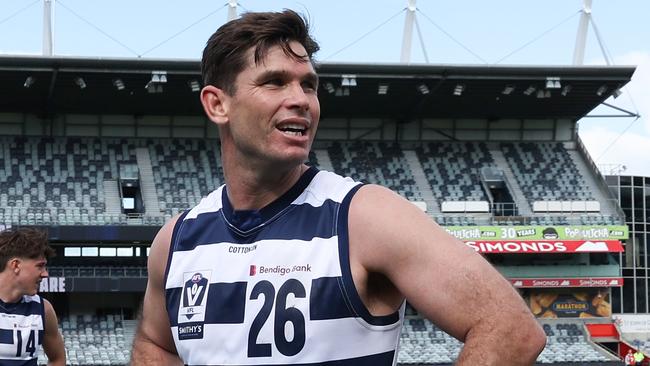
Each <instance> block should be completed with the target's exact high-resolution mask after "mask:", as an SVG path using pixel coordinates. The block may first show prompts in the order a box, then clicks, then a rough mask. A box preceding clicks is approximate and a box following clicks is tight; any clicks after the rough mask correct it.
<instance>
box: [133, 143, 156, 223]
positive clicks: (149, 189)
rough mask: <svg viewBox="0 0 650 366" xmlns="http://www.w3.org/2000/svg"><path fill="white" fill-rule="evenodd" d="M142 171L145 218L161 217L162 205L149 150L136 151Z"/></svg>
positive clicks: (141, 185)
mask: <svg viewBox="0 0 650 366" xmlns="http://www.w3.org/2000/svg"><path fill="white" fill-rule="evenodd" d="M135 155H136V159H137V161H138V169H139V170H140V189H141V191H142V201H143V203H144V209H145V213H144V215H145V216H161V215H162V214H161V212H160V205H159V204H158V195H157V194H156V183H155V182H154V179H153V169H151V156H150V155H149V149H148V148H146V147H139V148H137V149H136V151H135Z"/></svg>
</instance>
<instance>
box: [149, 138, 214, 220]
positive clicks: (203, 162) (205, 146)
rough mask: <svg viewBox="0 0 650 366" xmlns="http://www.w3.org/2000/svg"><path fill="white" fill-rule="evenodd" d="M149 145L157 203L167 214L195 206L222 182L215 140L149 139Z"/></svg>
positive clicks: (173, 213)
mask: <svg viewBox="0 0 650 366" xmlns="http://www.w3.org/2000/svg"><path fill="white" fill-rule="evenodd" d="M148 148H149V156H150V158H151V165H152V170H153V176H154V181H155V184H156V192H157V195H158V201H159V206H160V208H161V209H162V210H163V212H164V213H166V214H167V215H175V214H177V213H179V212H182V211H183V210H186V209H187V208H189V207H192V206H194V205H196V204H197V203H198V202H199V201H200V200H201V198H202V197H204V196H206V195H207V194H208V193H210V192H211V191H212V190H214V189H215V188H216V187H218V186H220V185H221V184H222V182H223V168H222V167H221V158H220V156H221V152H220V150H219V145H218V144H217V142H216V141H209V142H206V141H205V140H199V139H175V140H151V141H150V143H149V144H148Z"/></svg>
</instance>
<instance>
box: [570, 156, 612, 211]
mask: <svg viewBox="0 0 650 366" xmlns="http://www.w3.org/2000/svg"><path fill="white" fill-rule="evenodd" d="M566 149H567V151H568V152H569V156H570V157H571V160H573V162H574V163H575V165H576V167H577V168H578V172H579V173H580V175H582V177H583V178H584V180H585V182H586V183H587V185H588V186H589V190H590V191H591V192H593V194H594V196H595V197H596V200H598V202H600V213H601V214H602V215H613V216H617V215H618V213H617V212H616V209H615V208H614V207H613V206H612V201H611V200H610V199H609V197H607V196H605V194H604V193H603V191H602V189H601V188H600V187H599V185H598V183H597V182H596V179H597V178H596V175H595V174H594V172H593V171H591V169H590V168H589V167H588V166H587V164H586V163H585V161H584V159H583V158H582V156H581V155H580V152H579V151H578V150H575V149H573V148H570V147H566Z"/></svg>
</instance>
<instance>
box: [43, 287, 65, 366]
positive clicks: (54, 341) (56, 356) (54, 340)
mask: <svg viewBox="0 0 650 366" xmlns="http://www.w3.org/2000/svg"><path fill="white" fill-rule="evenodd" d="M43 301H44V304H43V306H44V307H45V329H44V332H43V351H45V354H46V355H47V358H48V359H49V360H50V361H51V363H53V362H56V363H57V364H61V365H63V364H64V363H65V345H64V343H63V337H62V336H61V333H60V332H59V327H58V320H57V318H56V312H55V311H54V308H53V307H52V304H50V302H49V301H47V300H45V299H44V300H43Z"/></svg>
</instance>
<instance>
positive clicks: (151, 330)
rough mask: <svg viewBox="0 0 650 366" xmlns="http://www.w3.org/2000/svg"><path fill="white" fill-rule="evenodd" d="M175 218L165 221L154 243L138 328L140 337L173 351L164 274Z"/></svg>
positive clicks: (148, 262)
mask: <svg viewBox="0 0 650 366" xmlns="http://www.w3.org/2000/svg"><path fill="white" fill-rule="evenodd" d="M175 222H176V218H174V219H172V220H170V222H168V223H167V224H165V226H163V228H162V229H161V230H160V231H159V232H158V234H157V235H156V238H155V239H154V241H153V243H152V246H151V251H150V252H149V258H148V261H147V272H148V279H147V288H146V290H145V294H144V300H143V302H142V314H141V317H140V324H139V325H138V331H137V332H138V336H139V337H140V339H141V340H145V341H147V342H149V343H153V344H154V345H157V346H159V347H160V348H162V349H164V350H166V351H168V352H173V353H175V346H174V340H173V338H172V335H171V328H170V325H169V318H168V315H167V310H166V309H167V306H166V304H165V279H164V276H165V268H166V266H167V258H168V253H169V247H170V244H171V239H172V232H173V228H174V224H175Z"/></svg>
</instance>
